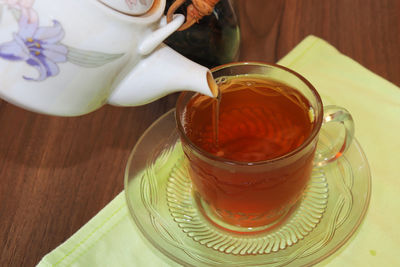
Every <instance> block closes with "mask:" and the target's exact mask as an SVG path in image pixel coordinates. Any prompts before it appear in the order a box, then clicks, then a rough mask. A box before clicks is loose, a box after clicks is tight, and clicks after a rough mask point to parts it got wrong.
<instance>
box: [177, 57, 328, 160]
mask: <svg viewBox="0 0 400 267" xmlns="http://www.w3.org/2000/svg"><path fill="white" fill-rule="evenodd" d="M239 65H255V66H257V65H258V66H268V67H274V68H278V69H282V70H284V71H287V72H289V73H291V74H293V75H295V76H296V77H297V78H299V79H300V80H301V81H302V82H303V83H304V84H305V85H306V86H307V87H308V89H309V90H310V91H311V93H312V94H313V96H314V97H315V99H316V101H317V114H318V115H319V116H316V118H317V121H316V122H315V127H314V128H313V130H312V132H311V134H310V135H309V136H308V137H307V139H306V140H305V141H304V142H303V143H302V144H301V145H300V146H299V147H297V148H296V149H294V150H292V151H290V152H289V153H286V154H284V155H282V156H279V157H276V158H272V159H267V160H263V161H254V162H251V161H248V162H246V161H237V160H231V159H226V158H223V157H219V156H216V155H214V154H211V153H210V152H208V151H206V150H204V149H202V148H200V147H198V146H197V145H196V144H195V143H194V142H192V140H190V138H189V137H188V136H187V135H186V134H185V131H184V128H183V125H182V123H181V120H180V116H179V115H180V114H179V112H178V109H177V107H178V106H179V105H182V103H181V102H182V101H183V97H184V96H185V95H186V94H189V93H192V92H182V93H181V94H180V95H179V97H178V100H177V102H176V109H175V120H176V124H177V129H178V132H179V135H180V136H181V137H182V138H183V139H184V140H185V142H186V143H187V144H188V145H189V146H190V148H192V149H194V151H196V152H197V153H199V154H200V155H202V156H205V157H207V158H209V159H212V160H215V161H218V162H220V163H224V164H229V165H235V166H237V165H239V166H259V165H264V164H270V163H274V162H278V161H281V160H285V159H288V158H290V157H292V156H294V155H296V154H297V153H299V152H300V151H302V150H303V149H304V148H306V147H307V146H308V145H309V144H310V143H311V142H312V141H313V140H314V139H315V137H316V136H317V135H318V133H319V131H320V129H321V126H322V121H323V105H322V99H321V96H320V95H319V93H318V91H317V90H316V89H315V88H314V86H313V85H312V84H311V83H310V82H309V81H308V80H307V79H306V78H304V77H303V76H302V75H300V74H299V73H297V72H295V71H294V70H291V69H289V68H287V67H284V66H281V65H278V64H273V63H264V62H260V61H239V62H233V63H227V64H223V65H220V66H217V67H214V68H212V69H211V70H210V71H211V73H213V72H215V71H218V70H221V69H225V68H228V67H232V66H239Z"/></svg>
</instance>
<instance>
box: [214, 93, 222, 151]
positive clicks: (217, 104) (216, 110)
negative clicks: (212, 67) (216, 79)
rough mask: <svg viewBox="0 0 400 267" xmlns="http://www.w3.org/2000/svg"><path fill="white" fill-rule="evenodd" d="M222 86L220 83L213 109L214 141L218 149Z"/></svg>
mask: <svg viewBox="0 0 400 267" xmlns="http://www.w3.org/2000/svg"><path fill="white" fill-rule="evenodd" d="M221 97H222V94H221V87H220V86H219V85H218V95H217V97H216V98H215V99H214V102H213V109H212V113H213V114H212V121H213V129H214V133H213V139H214V140H213V141H214V146H215V148H216V149H218V147H219V145H218V143H219V142H218V140H219V130H218V129H219V107H220V105H221Z"/></svg>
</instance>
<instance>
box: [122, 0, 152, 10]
mask: <svg viewBox="0 0 400 267" xmlns="http://www.w3.org/2000/svg"><path fill="white" fill-rule="evenodd" d="M139 2H140V3H141V4H142V5H145V6H147V5H148V4H149V3H147V0H139ZM125 3H126V4H127V5H128V7H129V8H130V9H133V6H136V5H137V4H138V0H125Z"/></svg>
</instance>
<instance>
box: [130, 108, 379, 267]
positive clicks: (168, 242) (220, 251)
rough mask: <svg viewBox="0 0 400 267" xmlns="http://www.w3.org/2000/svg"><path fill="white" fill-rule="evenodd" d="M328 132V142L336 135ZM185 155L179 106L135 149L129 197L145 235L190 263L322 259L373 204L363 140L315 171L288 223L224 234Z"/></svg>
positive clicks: (297, 262) (252, 263)
mask: <svg viewBox="0 0 400 267" xmlns="http://www.w3.org/2000/svg"><path fill="white" fill-rule="evenodd" d="M320 136H321V138H320V144H319V146H324V142H328V141H329V140H326V138H325V137H326V136H327V135H326V136H325V135H324V133H323V132H321V135H320ZM182 159H183V152H182V149H181V146H180V142H179V137H178V133H177V131H176V127H175V117H174V110H171V111H169V112H168V113H166V114H164V115H163V116H162V117H161V118H159V119H158V120H157V121H156V122H154V123H153V125H152V126H151V127H149V129H147V131H146V132H145V133H144V134H143V136H142V137H141V138H140V140H139V141H138V143H137V144H136V146H135V147H134V149H133V151H132V153H131V156H130V158H129V161H128V164H127V168H126V172H125V194H126V199H127V204H128V207H129V211H130V214H131V217H132V219H133V222H134V224H135V225H136V226H137V227H138V228H139V230H140V231H141V233H142V234H143V237H144V238H145V239H146V240H147V241H148V242H149V243H150V244H151V245H152V246H154V248H155V249H156V250H157V251H158V252H160V253H162V254H163V255H165V256H167V257H168V258H170V259H172V260H173V261H175V262H177V263H178V264H182V265H184V266H243V267H244V266H246V267H247V266H303V265H309V264H315V263H317V262H319V261H321V260H323V259H324V258H326V257H328V256H329V255H331V254H332V253H334V252H335V251H336V250H337V249H339V248H340V247H341V246H342V245H343V244H344V243H345V242H346V241H348V239H349V238H350V237H351V236H352V235H353V234H354V232H355V231H356V229H357V228H358V226H359V225H360V223H361V221H362V220H363V218H364V216H365V213H366V211H367V208H368V205H369V200H370V193H371V176H370V171H369V166H368V162H367V160H366V158H365V155H364V153H363V151H362V149H361V147H360V145H359V144H358V142H357V140H354V141H353V144H352V145H351V147H350V149H349V150H348V151H347V152H346V154H345V155H344V156H343V157H341V158H340V159H339V160H337V161H336V162H334V163H331V164H328V165H327V166H324V167H320V168H315V169H314V170H313V176H312V179H311V181H310V184H309V187H308V189H307V191H306V193H305V194H304V198H303V200H302V201H301V202H300V203H299V204H298V205H297V207H296V210H295V211H293V213H292V214H291V215H290V216H288V217H287V218H286V219H285V221H284V222H282V223H281V224H280V225H279V226H278V227H276V228H273V229H272V230H269V231H264V232H261V233H257V234H245V235H243V234H242V235H241V234H235V233H232V232H228V231H224V230H222V229H220V228H218V227H216V226H214V225H213V224H212V223H210V222H209V221H208V220H207V219H206V218H205V217H204V216H202V213H201V212H200V211H199V208H198V206H197V204H196V198H195V196H194V195H193V194H192V193H191V192H192V191H191V183H190V179H189V178H188V176H187V174H186V170H185V167H184V165H183V164H182Z"/></svg>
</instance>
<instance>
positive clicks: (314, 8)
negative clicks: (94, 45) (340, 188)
mask: <svg viewBox="0 0 400 267" xmlns="http://www.w3.org/2000/svg"><path fill="white" fill-rule="evenodd" d="M235 6H236V8H237V13H238V17H239V18H240V22H241V31H242V49H241V59H242V60H258V61H266V62H275V61H277V60H278V59H280V58H281V57H282V56H284V55H285V54H286V53H288V52H289V51H290V50H291V49H292V48H293V47H294V46H295V45H296V44H297V43H299V42H300V41H301V40H302V39H303V38H304V37H306V36H307V35H310V34H314V35H316V36H318V37H321V38H323V39H325V40H327V41H328V42H330V43H331V44H333V45H334V46H335V47H337V48H338V49H339V50H340V51H341V52H343V53H344V54H346V55H348V56H350V57H352V58H353V59H355V60H356V61H358V62H359V63H361V64H362V65H364V66H365V67H367V68H368V69H370V70H372V71H373V72H375V73H377V74H378V75H381V76H382V77H384V78H386V79H388V80H389V81H391V82H393V83H394V84H396V85H398V86H399V85H400V1H399V0H379V1H377V0H286V1H285V0H282V1H280V0H252V1H250V0H242V1H236V2H235ZM176 96H177V94H174V95H170V96H167V97H164V98H162V99H160V100H158V101H156V102H154V103H152V104H149V105H146V106H141V107H132V108H117V107H112V106H105V107H103V108H101V109H99V110H97V111H95V112H93V113H91V114H88V115H85V116H81V117H75V118H59V117H50V116H44V115H39V114H34V113H32V112H29V111H26V110H23V109H21V108H18V107H15V106H13V105H12V104H9V103H6V102H4V101H1V102H0V127H1V128H0V181H1V182H0V266H34V265H35V264H37V263H38V262H39V260H40V259H41V258H42V257H43V256H44V255H45V254H46V253H48V252H50V251H51V250H52V249H54V248H55V247H57V246H58V245H59V244H61V243H62V242H63V241H65V240H66V239H67V238H68V237H70V236H71V235H72V234H74V233H75V232H76V231H77V230H78V229H79V228H80V227H81V226H83V225H84V224H85V223H86V222H87V221H88V220H89V219H90V218H92V217H93V216H94V215H95V214H96V213H97V212H98V211H99V210H101V209H102V208H103V207H104V206H105V205H106V204H107V203H108V202H110V201H111V200H112V199H113V198H114V197H115V196H116V195H117V194H118V193H119V192H120V191H121V190H123V173H124V168H125V164H126V162H127V158H128V156H129V153H130V151H131V149H132V147H133V146H134V145H135V143H136V142H137V140H138V138H139V137H140V135H141V134H142V133H143V131H144V130H145V129H146V128H147V127H148V126H149V125H150V124H151V123H152V122H153V121H154V120H155V119H156V118H158V117H159V116H160V115H161V114H163V113H164V112H166V111H167V110H169V109H170V108H172V107H174V105H175V100H176Z"/></svg>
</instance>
